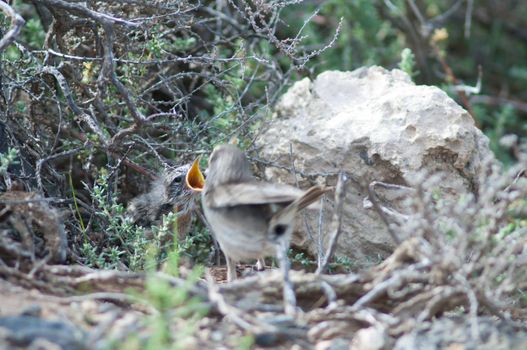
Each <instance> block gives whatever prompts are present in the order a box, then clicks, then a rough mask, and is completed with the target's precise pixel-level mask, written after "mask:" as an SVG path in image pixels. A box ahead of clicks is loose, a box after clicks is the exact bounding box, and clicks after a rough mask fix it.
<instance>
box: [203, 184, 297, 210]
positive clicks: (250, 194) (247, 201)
mask: <svg viewBox="0 0 527 350" xmlns="http://www.w3.org/2000/svg"><path fill="white" fill-rule="evenodd" d="M303 194H304V191H303V190H301V189H299V188H296V187H293V186H290V185H285V184H277V183H267V182H256V181H255V182H244V183H240V184H228V185H221V186H218V187H216V188H214V189H212V191H209V192H208V193H207V194H206V195H205V198H204V200H205V202H206V203H205V204H206V205H208V206H209V207H212V208H221V207H232V206H236V205H253V204H254V205H256V204H272V203H288V202H293V201H294V200H296V199H297V198H299V197H300V196H302V195H303Z"/></svg>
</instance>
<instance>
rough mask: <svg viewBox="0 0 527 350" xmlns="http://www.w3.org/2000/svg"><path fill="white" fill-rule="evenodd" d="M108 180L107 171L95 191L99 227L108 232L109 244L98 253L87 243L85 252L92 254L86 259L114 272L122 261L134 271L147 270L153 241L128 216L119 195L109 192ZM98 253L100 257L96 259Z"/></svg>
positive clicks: (101, 176) (92, 264) (94, 264)
mask: <svg viewBox="0 0 527 350" xmlns="http://www.w3.org/2000/svg"><path fill="white" fill-rule="evenodd" d="M108 180H109V177H108V175H107V174H105V173H104V172H103V173H102V174H101V175H100V176H99V178H98V179H97V180H96V181H95V184H94V186H93V188H92V189H91V195H92V198H93V201H94V203H95V205H96V207H97V212H96V215H97V216H98V217H99V219H100V221H99V222H98V225H97V226H99V229H100V230H101V231H104V232H106V236H107V237H108V242H107V244H104V245H103V248H102V249H100V250H99V253H98V254H96V253H95V252H94V251H93V250H91V249H90V248H89V247H88V246H89V245H90V244H89V243H86V242H85V244H84V245H83V252H84V253H86V254H88V255H85V257H86V258H87V260H88V261H87V262H88V264H90V265H91V266H97V267H101V268H110V269H111V268H117V267H118V266H119V263H120V262H122V263H124V264H125V265H127V266H128V267H129V268H130V269H131V270H133V271H136V270H140V269H143V268H144V262H145V252H146V251H147V246H148V245H149V244H150V243H151V242H150V241H149V240H148V239H147V238H146V237H145V230H144V228H142V227H140V226H137V225H135V224H134V223H133V222H132V219H131V218H129V217H128V216H126V215H125V208H124V207H123V205H122V204H120V203H118V202H117V193H110V192H109V185H108ZM96 251H97V250H96ZM94 254H96V255H98V257H97V258H95V257H94V256H93V255H94ZM121 260H122V261H121Z"/></svg>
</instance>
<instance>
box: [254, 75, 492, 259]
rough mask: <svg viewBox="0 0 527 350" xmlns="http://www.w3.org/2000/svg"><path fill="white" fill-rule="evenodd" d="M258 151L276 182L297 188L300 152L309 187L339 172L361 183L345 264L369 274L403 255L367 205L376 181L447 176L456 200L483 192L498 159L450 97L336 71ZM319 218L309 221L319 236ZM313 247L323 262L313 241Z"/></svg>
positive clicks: (352, 203)
mask: <svg viewBox="0 0 527 350" xmlns="http://www.w3.org/2000/svg"><path fill="white" fill-rule="evenodd" d="M257 146H258V148H259V152H260V153H259V156H260V158H262V159H265V160H267V161H268V162H267V164H270V165H267V166H266V167H265V169H264V173H265V175H266V177H267V179H268V180H273V181H281V182H287V183H294V182H295V179H294V178H293V175H292V174H293V172H292V171H291V170H290V169H291V168H292V166H291V165H292V164H291V151H290V150H291V149H292V151H293V152H292V156H293V159H294V165H295V170H296V175H297V179H296V180H297V181H299V183H300V186H301V187H306V186H308V185H309V184H308V183H309V182H311V183H312V182H316V181H319V182H320V181H324V182H327V183H330V184H334V183H335V181H336V175H335V174H336V173H337V172H338V171H340V170H345V171H347V172H348V173H349V174H351V175H352V182H351V185H350V187H349V188H348V191H347V195H346V200H345V205H344V215H343V231H342V234H341V237H340V239H339V245H338V248H337V255H346V256H348V257H350V258H352V259H353V261H354V262H355V263H357V264H358V265H360V266H364V265H368V264H370V263H375V262H377V261H378V260H379V259H381V258H384V257H386V256H387V255H388V254H389V253H390V252H391V251H392V249H393V246H394V242H393V241H392V239H391V238H390V236H389V234H388V232H387V229H386V227H385V224H384V223H383V222H382V221H381V219H380V217H379V216H378V214H377V213H376V212H375V210H373V209H372V208H371V206H369V205H366V204H365V203H368V198H367V188H368V185H369V184H370V183H371V182H372V181H374V180H377V181H384V182H388V183H395V184H402V185H406V184H408V183H411V181H412V179H413V178H415V177H416V176H417V174H420V173H422V172H423V170H424V171H427V172H428V173H434V172H444V174H445V175H444V180H443V182H442V183H441V185H440V192H441V193H442V194H445V195H451V196H454V197H455V196H457V195H458V194H459V192H460V189H464V190H468V191H473V190H474V189H475V188H477V186H478V174H479V172H480V169H481V167H482V160H483V159H485V158H486V157H489V156H490V152H489V149H488V140H487V138H486V137H485V136H484V135H483V134H482V133H481V132H480V130H479V129H477V128H476V127H475V126H474V122H473V120H472V117H471V116H470V115H469V114H468V113H467V112H466V111H465V110H464V109H463V108H461V107H460V106H459V105H457V104H456V102H454V101H453V100H452V99H451V98H449V97H448V96H447V94H446V93H445V92H443V91H442V90H440V89H438V88H437V87H433V86H416V85H415V84H414V83H413V82H412V81H411V79H410V78H409V77H408V75H406V74H405V73H404V72H402V71H400V70H396V69H395V70H392V71H388V70H385V69H383V68H380V67H370V68H361V69H358V70H355V71H353V72H338V71H328V72H324V73H322V74H320V75H319V76H318V77H317V78H316V79H315V80H314V81H310V80H309V79H307V78H306V79H303V80H301V81H299V82H297V83H296V84H294V85H293V86H292V87H291V88H290V89H289V91H288V92H287V93H286V94H285V95H284V96H283V97H282V99H281V101H280V102H279V103H278V105H277V107H276V113H275V117H274V119H273V120H272V121H271V123H270V125H269V126H268V127H267V128H266V130H265V131H264V133H263V134H262V135H261V136H260V137H259V138H258V140H257ZM326 207H327V208H328V209H331V205H328V206H326ZM329 212H330V210H328V213H326V215H325V219H324V222H326V223H328V222H329V221H330V220H329V219H330V217H331V216H330V215H329ZM317 214H318V213H317V212H316V211H315V212H314V213H313V212H311V213H309V215H308V216H309V217H310V219H309V220H308V222H310V223H311V226H312V227H313V231H314V232H316V231H317V229H316V222H317V220H318V215H317ZM298 226H299V227H300V228H303V227H305V225H298ZM328 231H329V230H328V228H327V227H325V228H324V230H323V232H325V233H326V234H327V233H328ZM327 238H328V237H324V241H325V243H327ZM304 244H305V248H307V249H308V250H310V251H311V252H312V253H315V254H316V246H315V242H314V241H312V240H307V242H305V243H304Z"/></svg>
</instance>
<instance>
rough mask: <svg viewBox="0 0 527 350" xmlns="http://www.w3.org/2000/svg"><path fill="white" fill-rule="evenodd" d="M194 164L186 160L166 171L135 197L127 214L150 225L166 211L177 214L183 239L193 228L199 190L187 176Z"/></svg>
mask: <svg viewBox="0 0 527 350" xmlns="http://www.w3.org/2000/svg"><path fill="white" fill-rule="evenodd" d="M190 167H191V165H190V163H189V164H184V165H181V166H178V167H176V168H174V169H172V170H170V171H164V172H162V174H161V176H159V177H158V178H157V179H155V180H154V181H153V182H152V183H151V185H150V190H149V191H148V192H146V193H143V194H140V195H139V196H137V197H135V198H133V199H132V200H131V201H130V202H129V203H128V206H127V208H126V215H127V216H128V217H129V218H130V219H131V220H132V222H133V223H134V224H136V225H139V226H142V227H145V228H150V227H151V226H154V225H156V226H157V225H159V224H161V219H162V218H163V215H165V214H168V213H169V212H174V213H176V214H177V231H178V232H177V236H178V239H179V240H181V239H183V238H184V237H185V236H186V235H187V233H188V232H189V231H190V229H191V225H192V219H193V216H194V215H193V214H194V208H193V205H194V200H193V197H194V196H195V191H192V190H190V189H189V188H188V187H187V186H186V185H185V176H186V174H187V172H188V171H189V169H190Z"/></svg>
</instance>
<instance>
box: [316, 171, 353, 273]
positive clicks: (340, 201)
mask: <svg viewBox="0 0 527 350" xmlns="http://www.w3.org/2000/svg"><path fill="white" fill-rule="evenodd" d="M348 178H349V177H348V175H347V174H346V173H345V172H343V171H342V172H340V174H339V177H338V180H337V188H336V189H335V214H334V216H333V225H334V228H333V232H332V235H331V238H330V241H329V246H328V249H327V251H326V254H325V256H324V257H323V259H322V263H321V264H320V265H319V266H318V268H317V271H316V273H317V274H321V273H324V272H325V271H326V269H327V267H328V263H329V261H330V260H331V258H332V257H333V254H334V253H335V249H336V247H337V241H338V238H339V236H340V232H341V230H342V208H343V206H344V197H345V195H346V183H347V182H348Z"/></svg>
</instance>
